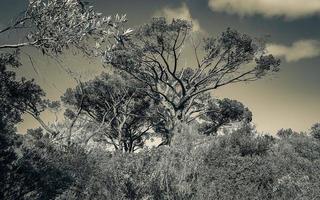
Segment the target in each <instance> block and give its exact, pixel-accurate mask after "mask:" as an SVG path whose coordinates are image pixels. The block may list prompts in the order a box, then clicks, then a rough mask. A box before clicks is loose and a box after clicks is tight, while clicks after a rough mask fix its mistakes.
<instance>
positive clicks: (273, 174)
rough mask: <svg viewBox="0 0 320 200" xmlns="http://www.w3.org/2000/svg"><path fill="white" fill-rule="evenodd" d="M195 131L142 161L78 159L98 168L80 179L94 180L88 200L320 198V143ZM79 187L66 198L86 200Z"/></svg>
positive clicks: (139, 156)
mask: <svg viewBox="0 0 320 200" xmlns="http://www.w3.org/2000/svg"><path fill="white" fill-rule="evenodd" d="M195 130H196V129H195V128H190V127H183V128H182V129H181V131H185V132H184V133H183V134H181V135H183V136H185V137H181V138H175V142H174V143H173V144H172V146H170V147H168V146H163V147H160V148H152V149H145V150H143V151H140V152H138V153H134V154H130V153H120V152H114V153H110V152H109V153H108V152H105V151H103V150H95V151H92V152H91V153H90V154H87V156H86V161H85V162H84V161H83V158H80V157H78V159H81V160H82V162H83V163H82V164H84V163H86V165H88V166H87V167H88V168H87V170H88V169H90V170H88V171H87V172H85V173H84V171H83V172H80V174H87V176H86V177H87V179H86V180H85V181H83V182H82V183H80V182H78V183H77V184H78V187H79V188H82V189H81V191H82V196H81V199H219V200H220V199H317V198H319V197H320V196H319V195H320V175H319V173H318V172H319V169H320V167H319V166H320V165H319V164H320V143H319V141H318V140H316V139H314V138H312V137H309V136H307V135H291V136H290V137H285V138H281V139H276V138H273V137H271V136H262V135H258V134H257V133H255V132H254V131H253V130H252V129H251V128H250V127H244V128H241V129H239V130H236V131H234V132H232V133H229V134H224V135H220V136H209V137H208V136H200V135H197V134H195V133H194V132H195ZM74 159H76V158H74ZM74 167H76V166H74ZM75 169H77V171H78V170H82V169H80V168H75ZM75 169H74V170H75ZM83 170H84V169H83ZM81 184H82V185H81ZM72 188H74V187H70V189H69V190H67V191H65V193H64V194H63V195H61V196H60V197H59V198H58V199H79V196H78V197H77V195H76V193H77V192H75V190H74V189H72Z"/></svg>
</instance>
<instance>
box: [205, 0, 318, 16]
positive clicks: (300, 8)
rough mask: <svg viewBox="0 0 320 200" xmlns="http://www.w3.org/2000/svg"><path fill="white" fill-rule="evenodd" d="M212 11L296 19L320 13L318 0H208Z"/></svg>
mask: <svg viewBox="0 0 320 200" xmlns="http://www.w3.org/2000/svg"><path fill="white" fill-rule="evenodd" d="M209 7H210V8H211V9H212V10H213V11H219V12H226V13H229V14H237V15H240V16H252V15H256V14H260V15H262V16H264V17H269V18H270V17H285V18H286V19H296V18H301V17H306V16H312V15H317V14H320V1H319V0H209Z"/></svg>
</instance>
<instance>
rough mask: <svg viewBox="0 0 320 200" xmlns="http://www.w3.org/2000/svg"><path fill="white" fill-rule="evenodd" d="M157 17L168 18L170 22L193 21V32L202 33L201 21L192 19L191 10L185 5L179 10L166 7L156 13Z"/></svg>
mask: <svg viewBox="0 0 320 200" xmlns="http://www.w3.org/2000/svg"><path fill="white" fill-rule="evenodd" d="M155 16H162V17H166V18H167V19H169V20H171V19H184V20H187V21H191V22H192V25H193V27H192V29H193V31H195V32H198V31H199V32H201V31H202V30H201V27H200V23H199V21H198V20H197V19H194V18H192V16H191V13H190V10H189V8H188V6H187V5H186V4H185V3H183V4H182V6H181V7H178V8H170V7H165V8H163V9H162V10H160V11H158V12H156V13H155Z"/></svg>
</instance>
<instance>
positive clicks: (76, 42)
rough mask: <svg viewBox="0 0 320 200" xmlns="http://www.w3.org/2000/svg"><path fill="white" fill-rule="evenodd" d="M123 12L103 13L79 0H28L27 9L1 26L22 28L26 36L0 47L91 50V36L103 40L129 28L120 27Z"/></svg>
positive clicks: (6, 30)
mask: <svg viewBox="0 0 320 200" xmlns="http://www.w3.org/2000/svg"><path fill="white" fill-rule="evenodd" d="M125 22H126V18H125V16H121V17H120V16H118V15H117V16H116V17H115V19H112V18H111V17H105V16H103V15H102V13H98V12H96V11H94V9H93V6H88V5H87V3H83V2H81V1H80V0H30V1H29V4H28V6H27V8H26V10H25V11H24V12H23V13H22V14H21V15H20V16H19V17H18V18H17V19H16V20H15V21H14V22H13V24H11V25H10V26H8V27H6V28H4V29H2V30H0V34H9V33H11V31H13V30H22V31H20V32H21V33H24V34H25V36H26V37H25V39H24V40H22V42H20V41H19V42H17V43H14V44H3V45H0V49H12V48H13V49H15V48H21V47H24V46H32V47H36V48H38V49H40V50H41V51H42V53H43V54H48V55H52V54H60V53H62V51H63V50H64V49H65V48H69V47H75V48H77V49H82V50H83V51H84V52H85V53H88V54H92V52H91V51H92V49H91V50H90V49H89V48H88V47H89V46H92V45H90V43H93V42H92V41H91V42H90V40H92V39H94V40H97V41H100V42H101V41H105V40H106V39H108V38H109V36H110V35H112V36H113V37H114V38H119V37H123V36H125V35H126V34H128V33H129V32H130V30H122V29H121V24H123V23H125Z"/></svg>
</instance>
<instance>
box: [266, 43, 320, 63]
mask: <svg viewBox="0 0 320 200" xmlns="http://www.w3.org/2000/svg"><path fill="white" fill-rule="evenodd" d="M267 51H268V52H269V53H272V54H273V55H275V56H278V57H283V58H285V60H286V61H287V62H296V61H299V60H302V59H308V58H315V57H318V56H320V41H316V40H299V41H296V42H294V43H293V44H292V45H291V46H286V45H281V44H267Z"/></svg>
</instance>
